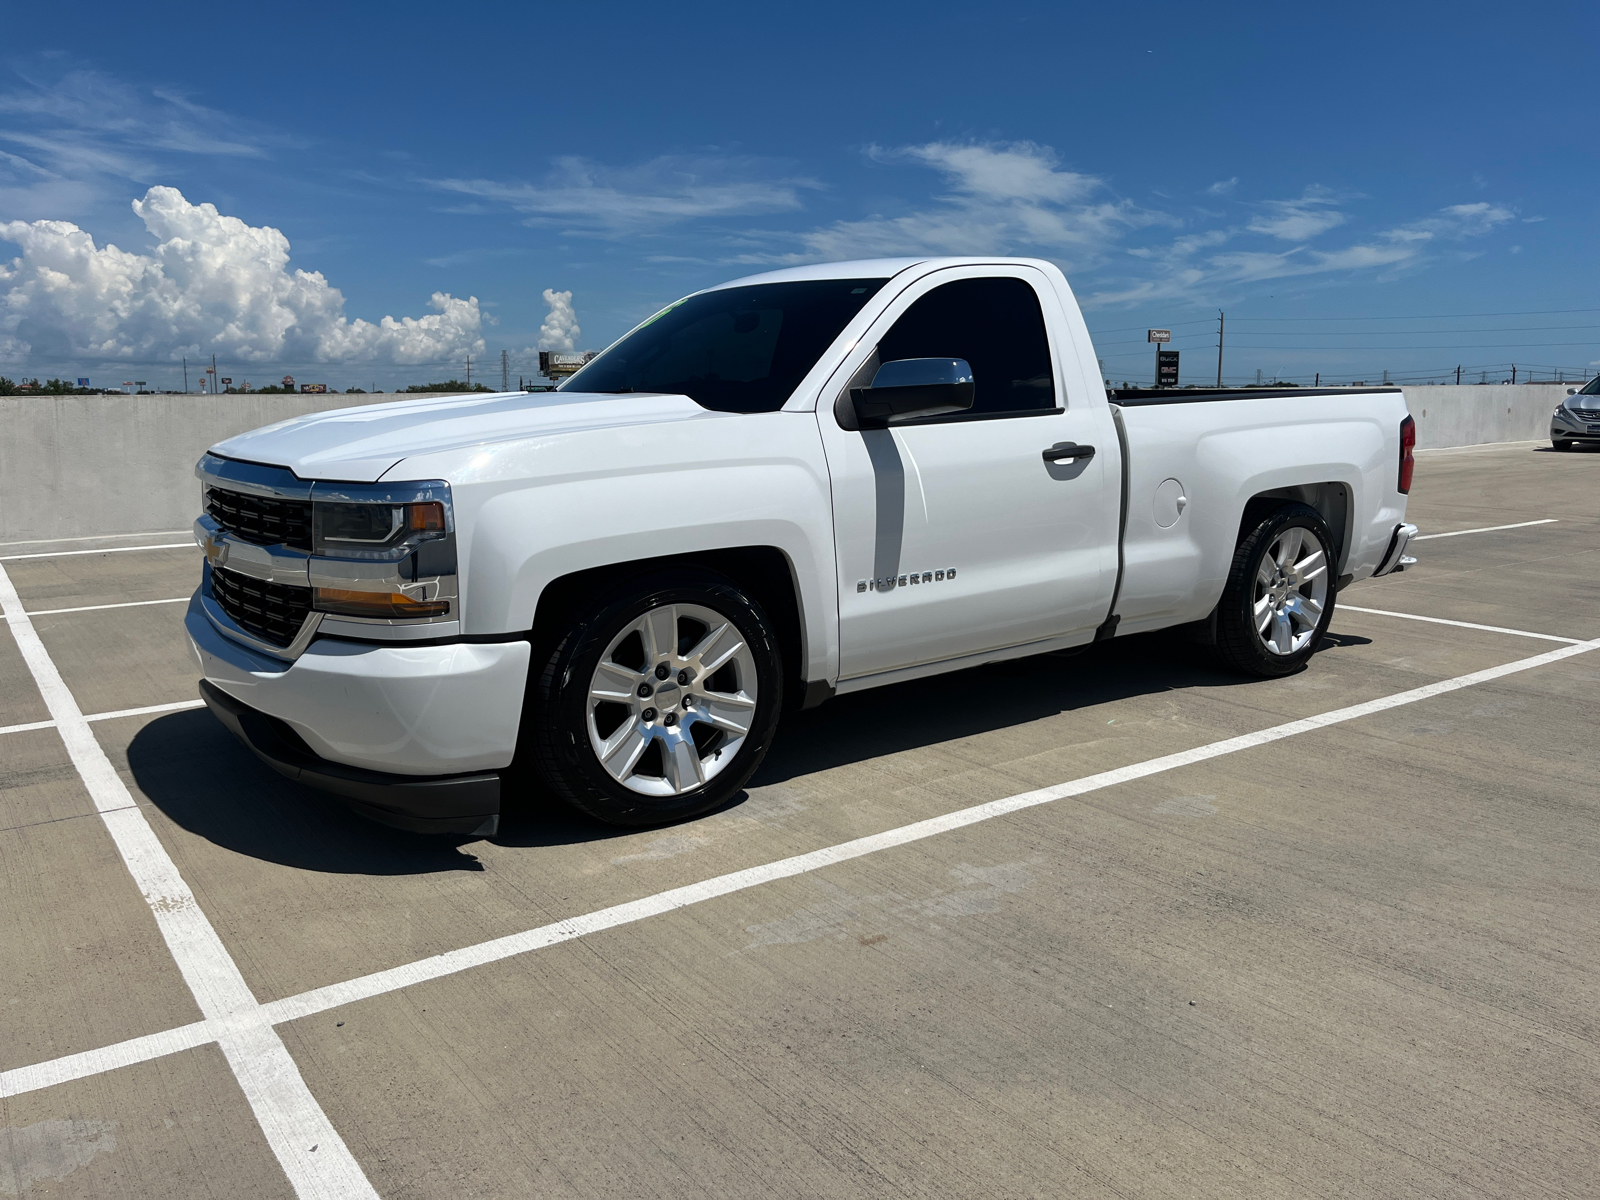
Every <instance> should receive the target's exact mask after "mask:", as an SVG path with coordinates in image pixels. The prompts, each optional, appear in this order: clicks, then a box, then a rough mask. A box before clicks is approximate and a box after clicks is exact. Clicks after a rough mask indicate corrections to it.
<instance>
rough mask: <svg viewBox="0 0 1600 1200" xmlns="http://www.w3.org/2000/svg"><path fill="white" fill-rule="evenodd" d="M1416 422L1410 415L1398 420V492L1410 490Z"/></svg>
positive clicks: (1414, 456) (1415, 440)
mask: <svg viewBox="0 0 1600 1200" xmlns="http://www.w3.org/2000/svg"><path fill="white" fill-rule="evenodd" d="M1416 449H1417V423H1416V422H1415V421H1413V420H1412V419H1411V418H1410V417H1407V418H1406V419H1405V420H1404V421H1401V422H1400V493H1401V494H1402V495H1404V494H1405V493H1407V492H1409V491H1410V490H1411V476H1412V475H1413V474H1414V473H1415V472H1416V469H1417V456H1416Z"/></svg>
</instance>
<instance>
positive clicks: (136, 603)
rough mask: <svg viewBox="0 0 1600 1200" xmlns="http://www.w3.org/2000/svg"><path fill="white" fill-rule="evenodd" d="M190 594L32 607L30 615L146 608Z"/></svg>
mask: <svg viewBox="0 0 1600 1200" xmlns="http://www.w3.org/2000/svg"><path fill="white" fill-rule="evenodd" d="M188 600H189V597H188V596H174V597H173V598H172V599H171V600H124V601H123V602H122V603H120V604H81V605H79V606H78V607H77V608H30V609H29V610H28V615H29V616H30V617H54V616H57V615H58V614H60V613H75V612H100V611H102V610H103V609H107V608H145V607H147V606H149V605H151V604H184V603H187V602H188Z"/></svg>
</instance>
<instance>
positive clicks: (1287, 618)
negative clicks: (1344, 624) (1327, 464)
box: [1217, 504, 1334, 678]
mask: <svg viewBox="0 0 1600 1200" xmlns="http://www.w3.org/2000/svg"><path fill="white" fill-rule="evenodd" d="M1332 545H1333V535H1332V533H1330V532H1329V530H1328V525H1327V522H1326V521H1324V520H1323V519H1322V515H1321V514H1320V513H1318V512H1317V510H1316V509H1314V508H1312V507H1310V506H1309V505H1305V504H1287V505H1284V506H1283V507H1282V508H1280V509H1278V510H1277V511H1275V512H1272V513H1269V514H1268V515H1267V516H1266V517H1264V518H1263V519H1262V520H1260V521H1259V522H1257V524H1256V525H1255V527H1254V528H1253V529H1251V530H1250V531H1249V532H1247V533H1246V534H1245V536H1244V537H1243V538H1241V539H1240V541H1239V546H1238V549H1237V550H1236V551H1235V552H1234V556H1233V566H1232V568H1231V570H1230V571H1229V574H1228V583H1227V586H1226V587H1225V588H1224V589H1223V592H1222V600H1221V602H1220V604H1219V606H1218V610H1217V653H1218V655H1219V656H1220V657H1221V659H1222V661H1223V663H1224V664H1226V665H1227V666H1229V667H1231V668H1232V669H1234V670H1236V671H1239V672H1241V673H1242V674H1245V675H1255V676H1258V677H1264V678H1273V677H1277V676H1282V675H1291V674H1293V673H1294V672H1296V671H1298V670H1300V669H1301V668H1302V667H1304V666H1305V664H1306V662H1307V660H1309V659H1310V657H1311V656H1312V655H1313V654H1314V653H1316V649H1317V644H1318V643H1319V642H1320V641H1321V640H1322V635H1323V634H1324V633H1326V632H1327V630H1328V624H1329V622H1331V621H1332V620H1333V606H1334V588H1333V582H1332V581H1333V557H1332V555H1331V553H1330V547H1332Z"/></svg>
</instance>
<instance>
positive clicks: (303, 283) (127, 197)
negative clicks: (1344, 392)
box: [0, 0, 1600, 387]
mask: <svg viewBox="0 0 1600 1200" xmlns="http://www.w3.org/2000/svg"><path fill="white" fill-rule="evenodd" d="M0 13H3V18H4V25H5V28H6V30H7V35H6V38H5V45H4V47H3V48H0V239H3V240H0V264H4V265H3V266H0V372H3V373H5V374H9V375H12V376H13V377H15V376H16V375H17V374H19V373H26V374H55V373H65V374H68V375H88V376H91V377H98V378H96V383H99V382H101V380H107V381H110V380H111V377H112V376H116V377H117V378H116V380H115V381H116V382H120V381H121V378H124V377H126V378H133V377H134V376H135V374H137V375H138V376H139V377H140V378H145V379H148V380H150V381H151V382H152V384H154V385H164V386H176V385H177V382H178V380H179V379H180V375H179V373H178V371H177V370H176V364H177V362H178V359H179V358H180V357H181V356H182V355H184V354H187V355H188V357H189V358H190V361H191V364H193V362H194V361H195V360H196V359H197V358H202V357H208V356H209V355H210V354H212V353H216V354H217V355H218V361H219V364H220V365H221V366H222V367H223V368H224V372H223V373H225V374H230V375H232V376H234V377H248V378H250V379H251V380H252V382H255V383H264V382H269V381H271V380H274V379H276V378H277V377H278V375H279V374H281V373H282V372H283V371H285V370H290V371H293V372H294V373H295V374H296V375H297V377H298V378H300V379H301V380H307V379H312V380H318V381H323V380H325V381H326V382H328V383H330V384H333V385H336V386H340V387H346V386H351V385H360V386H364V387H371V386H372V384H373V383H374V382H376V383H378V384H380V385H382V386H386V387H387V386H390V385H393V384H395V383H402V384H403V383H412V382H423V381H426V380H428V379H438V378H443V377H445V376H447V375H450V374H456V375H459V374H460V373H461V369H460V364H461V362H462V360H463V359H464V358H465V356H466V355H467V354H469V353H470V354H471V355H472V356H473V358H474V360H475V361H476V362H481V364H482V367H481V368H480V369H482V370H484V372H485V374H486V376H487V377H488V378H489V380H490V382H495V383H497V382H498V376H499V362H500V352H501V351H502V350H505V351H507V352H509V356H510V361H511V374H512V375H513V376H516V375H518V374H531V373H532V370H533V368H532V360H533V357H534V355H536V353H537V350H538V348H539V346H540V345H544V346H546V347H554V348H562V347H564V346H565V345H566V344H567V343H568V342H571V343H572V344H573V345H575V346H577V347H578V348H597V347H600V346H603V345H604V344H606V343H607V342H608V341H609V340H610V339H612V338H613V337H615V336H617V335H618V334H620V333H621V332H623V331H625V330H626V329H627V328H628V327H629V326H630V325H631V324H632V323H633V322H634V321H636V320H638V319H639V318H640V317H642V316H643V315H646V314H648V313H649V312H651V311H653V310H655V309H656V308H658V307H659V306H660V305H661V304H662V303H663V302H666V301H669V300H671V299H674V298H676V297H677V296H680V295H682V294H684V293H686V292H689V291H692V290H694V289H696V288H698V287H703V286H706V285H708V284H711V283H715V282H719V281H721V280H723V279H727V278H731V277H735V276H738V275H743V274H749V273H752V272H755V271H759V270H762V269H764V268H766V267H769V266H774V265H782V264H786V263H792V262H803V261H818V260H825V259H831V258H845V257H864V256H871V255H878V254H902V253H922V252H932V253H1011V254H1029V255H1037V256H1041V257H1045V258H1049V259H1051V260H1053V261H1055V262H1057V263H1059V264H1060V265H1061V266H1062V268H1063V269H1064V270H1065V271H1066V272H1067V276H1068V278H1069V280H1071V282H1072V284H1073V286H1074V289H1075V290H1076V292H1077V293H1078V295H1079V298H1080V300H1081V301H1083V303H1084V305H1085V308H1086V311H1087V313H1088V317H1089V323H1090V328H1091V329H1092V330H1093V331H1095V333H1096V337H1097V343H1098V344H1099V346H1100V348H1101V353H1102V355H1103V357H1104V359H1105V363H1106V375H1107V376H1108V377H1110V378H1112V379H1113V380H1115V381H1117V382H1121V381H1122V380H1124V379H1129V380H1140V379H1144V378H1146V377H1148V375H1149V374H1150V372H1151V358H1152V355H1151V353H1150V349H1149V348H1148V347H1147V346H1146V345H1145V344H1144V334H1143V330H1144V329H1145V328H1146V327H1147V326H1152V325H1154V326H1171V327H1172V328H1173V329H1174V332H1175V344H1176V345H1177V346H1178V347H1179V348H1181V349H1182V350H1184V352H1185V354H1184V363H1183V366H1184V381H1185V382H1206V381H1207V380H1208V379H1212V378H1214V376H1215V371H1216V352H1215V318H1216V312H1217V310H1218V309H1219V308H1223V309H1226V310H1227V313H1228V326H1229V328H1228V339H1227V340H1228V352H1227V359H1226V364H1225V368H1226V373H1227V376H1228V377H1229V378H1230V379H1232V380H1235V381H1243V380H1246V379H1251V380H1253V379H1254V373H1255V372H1256V371H1257V370H1261V371H1263V372H1264V374H1265V375H1266V376H1267V377H1269V378H1270V377H1272V376H1274V375H1282V376H1284V377H1286V378H1303V379H1304V381H1305V382H1308V383H1309V382H1311V380H1312V378H1313V377H1314V375H1315V374H1316V373H1317V372H1321V373H1322V374H1323V376H1324V379H1325V380H1326V379H1329V378H1332V379H1335V380H1339V381H1346V380H1348V379H1350V378H1376V377H1379V376H1380V374H1381V372H1382V371H1384V370H1389V371H1391V372H1393V373H1394V375H1395V376H1396V377H1399V378H1413V379H1425V378H1442V377H1443V375H1444V372H1445V371H1446V369H1447V368H1453V367H1454V366H1455V365H1456V364H1457V363H1461V364H1463V365H1465V366H1466V367H1468V368H1469V374H1470V373H1471V372H1472V371H1474V370H1482V371H1485V372H1487V373H1489V374H1490V375H1498V374H1503V373H1504V372H1506V371H1508V370H1509V364H1510V363H1511V362H1517V363H1519V364H1521V366H1520V367H1519V370H1520V371H1523V372H1526V371H1527V369H1528V368H1529V367H1530V366H1533V367H1535V368H1536V369H1539V370H1541V371H1542V370H1547V369H1549V368H1554V367H1560V368H1564V369H1566V370H1567V371H1584V370H1588V369H1589V368H1590V367H1591V366H1592V365H1594V364H1596V363H1597V361H1600V293H1597V290H1596V288H1595V284H1594V280H1595V276H1596V270H1595V267H1596V263H1597V262H1600V254H1597V251H1600V236H1597V228H1600V225H1597V222H1596V219H1595V218H1596V215H1597V209H1600V187H1597V183H1600V179H1597V176H1600V161H1597V156H1596V153H1595V149H1594V138H1593V134H1592V129H1593V127H1594V116H1595V109H1596V102H1595V99H1594V96H1595V89H1594V87H1593V82H1592V78H1591V76H1592V70H1593V67H1592V64H1593V62H1594V61H1595V58H1596V54H1595V51H1596V49H1597V36H1596V35H1597V33H1600V17H1597V11H1596V9H1595V8H1594V6H1593V5H1580V4H1576V3H1573V4H1538V3H1534V4H1525V5H1521V6H1506V5H1496V6H1492V7H1491V6H1488V5H1480V4H1463V5H1455V6H1450V7H1448V8H1446V7H1443V6H1439V5H1422V4H1408V3H1405V2H1403V0H1402V2H1400V3H1393V4H1386V5H1381V6H1380V5H1366V4H1351V5H1345V6H1337V7H1329V6H1315V7H1312V6H1289V5H1236V6H1231V7H1228V6H1224V7H1222V8H1220V9H1218V8H1215V7H1208V8H1196V7H1195V6H1194V5H1192V4H1191V5H1176V4H1164V3H1151V4H1145V5H1115V6H1112V5H1094V6H1089V5H1037V4H1006V3H990V4H986V5H982V6H952V5H939V4H918V5H909V4H908V5H877V6H872V5H860V4H852V5H843V4H829V3H814V4H809V5H803V6H802V5H790V6H782V5H755V4H748V3H746V4H678V5H673V6H663V5H643V4H639V5H634V4H608V5H590V6H575V5H548V4H546V5H540V4H526V5H520V6H509V5H506V6H497V5H474V4H462V3H457V4H454V5H450V6H440V5H428V6H423V5H416V4H407V3H397V4H391V5H387V6H383V7H382V8H379V7H377V6H359V7H348V8H346V7H342V6H335V5H327V4H320V5H309V4H294V3H287V4H275V5H272V6H270V7H262V6H244V7H241V8H239V9H229V8H226V7H219V6H215V5H193V6H187V5H177V4H165V5H161V4H157V5H146V6H130V5H110V4H71V3H69V4H65V5H56V6H49V7H46V6H38V5H21V4H16V3H9V2H7V3H5V5H4V8H3V10H0ZM108 244H109V245H114V246H115V247H116V248H117V250H116V251H114V252H113V251H111V250H109V249H108ZM547 291H548V293H549V294H548V296H547V295H546V293H547ZM565 292H571V298H570V300H567V299H564V297H563V295H562V293H565ZM386 319H387V320H386ZM574 324H576V325H577V326H578V327H579V332H578V333H577V336H576V337H575V338H574V337H573V329H572V326H573V325H574ZM191 377H192V376H191Z"/></svg>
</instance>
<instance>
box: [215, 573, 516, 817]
mask: <svg viewBox="0 0 1600 1200" xmlns="http://www.w3.org/2000/svg"><path fill="white" fill-rule="evenodd" d="M184 625H185V628H186V630H187V632H188V635H189V643H190V646H191V648H192V650H193V652H194V656H195V660H196V662H197V663H198V665H199V667H200V674H201V676H202V678H203V679H204V681H205V683H204V685H202V686H203V687H204V688H205V689H206V690H205V693H204V694H206V697H207V701H208V703H211V705H212V710H213V711H214V712H218V715H219V716H221V711H220V710H219V707H218V703H213V702H212V697H211V693H213V692H214V693H216V694H217V695H219V696H221V697H224V698H225V700H226V701H231V702H232V703H233V704H234V705H235V706H237V707H238V708H241V709H243V710H246V711H247V712H250V713H254V714H257V715H258V716H259V717H260V718H262V719H263V720H265V721H268V722H269V724H268V725H267V726H264V727H267V728H271V725H270V722H279V723H281V725H282V726H283V728H282V729H280V730H277V732H276V733H275V734H274V735H273V738H275V739H276V740H275V741H274V740H273V738H268V737H267V735H266V734H258V735H257V736H252V735H251V734H250V732H248V731H249V730H250V729H255V728H258V727H257V726H254V725H251V724H250V723H249V722H248V721H245V722H243V723H242V724H241V725H239V726H237V727H236V726H235V725H233V724H230V728H234V731H235V732H236V733H239V735H240V736H241V737H243V738H244V740H245V741H246V742H247V743H248V744H249V745H250V746H251V748H252V749H253V750H255V751H256V752H257V753H258V754H260V755H261V756H262V757H263V758H265V759H266V760H267V761H268V762H270V763H272V765H273V766H274V767H277V768H278V769H279V770H283V771H284V773H285V774H290V771H288V770H285V769H284V766H283V765H281V764H288V765H289V766H290V767H292V768H294V770H296V771H298V772H299V774H298V775H294V776H292V777H295V778H300V779H302V780H303V781H304V782H306V783H310V784H313V785H315V786H318V787H324V788H326V789H327V790H329V791H334V792H338V793H339V794H340V795H344V796H346V797H347V798H350V799H356V800H360V799H361V797H360V796H357V795H356V794H355V793H353V792H351V791H350V790H349V789H348V787H346V786H345V785H344V784H340V785H338V786H335V785H334V784H331V783H328V782H326V781H325V780H328V779H336V780H344V781H345V783H346V784H347V783H349V782H350V781H351V780H352V779H359V780H360V781H361V782H362V783H363V786H365V787H367V788H368V791H366V792H364V793H362V795H364V796H366V800H364V801H362V803H363V804H378V803H379V796H378V793H376V792H373V791H372V790H371V789H372V788H379V787H392V788H395V789H398V790H397V791H396V792H394V797H396V799H395V800H394V802H393V803H392V804H390V805H389V808H388V809H387V811H389V812H390V813H391V815H393V816H397V817H400V818H404V819H406V820H412V821H422V822H427V821H433V820H448V821H450V822H453V824H451V825H450V826H449V829H450V831H452V832H476V827H473V828H472V829H463V828H458V826H459V824H460V822H462V821H464V820H465V819H466V818H468V817H472V816H480V817H482V818H484V819H487V818H488V817H489V816H491V815H493V814H495V813H498V811H499V803H498V786H499V785H498V782H497V780H498V774H497V773H498V772H499V771H500V770H501V769H503V768H505V767H508V766H510V764H511V760H512V758H513V756H514V755H515V753H516V746H517V730H518V727H519V725H520V724H521V717H522V700H523V692H524V689H525V687H526V684H527V678H528V657H529V652H530V649H531V648H530V646H529V644H528V642H526V641H509V642H492V643H481V644H480V643H465V642H453V643H448V644H445V645H421V646H419V645H406V644H404V643H398V644H391V645H373V644H371V643H363V642H350V641H343V640H341V639H337V638H326V637H324V638H318V639H317V640H315V641H313V642H312V643H311V644H310V645H309V646H307V647H306V649H305V652H304V653H303V654H301V655H300V657H299V658H297V659H295V660H294V661H293V662H292V663H289V662H285V661H284V660H282V659H280V658H276V657H270V656H268V655H264V654H261V653H258V652H257V651H254V650H252V649H250V648H249V647H247V646H244V645H242V644H240V643H239V642H237V641H235V640H234V639H232V638H229V637H227V636H225V635H224V634H223V633H222V632H220V631H219V630H218V629H217V628H216V627H215V625H213V623H212V622H211V621H210V620H209V619H208V618H207V617H206V614H205V612H204V609H203V601H202V597H201V596H200V594H199V593H196V595H195V598H194V599H193V600H192V601H191V602H190V604H189V611H188V613H187V614H186V615H185V619H184ZM224 707H226V705H225V704H224ZM224 722H225V723H228V722H227V720H226V718H224ZM280 742H281V743H283V745H287V746H289V747H290V749H293V750H295V751H296V753H297V754H299V755H302V756H306V755H308V756H309V759H306V760H305V761H302V760H301V758H299V757H296V755H293V754H291V755H287V756H286V755H285V753H284V752H283V750H282V747H281V746H279V745H278V743H280ZM297 743H298V745H296V744H297ZM319 764H320V765H319ZM352 772H354V774H352ZM443 777H449V780H453V781H454V782H455V783H461V782H463V781H464V780H465V779H467V777H482V778H486V779H493V780H496V782H495V784H494V791H495V800H494V803H493V805H492V806H491V807H490V808H487V809H484V808H479V809H476V810H473V811H467V810H466V809H463V808H462V807H461V806H460V804H459V803H457V801H456V800H454V799H451V800H449V801H446V800H445V798H444V797H445V792H447V791H449V789H447V788H446V789H444V790H443V791H441V790H439V788H441V787H443V785H444V784H445V783H446V782H447V779H446V778H443ZM424 785H428V786H424ZM433 785H439V786H438V787H435V786H433ZM469 791H473V794H474V795H478V796H481V795H483V794H484V793H483V792H482V789H481V787H480V788H478V789H477V790H475V791H474V790H472V789H469ZM428 797H432V799H428ZM363 811H366V809H365V808H364V809H363ZM369 815H374V816H377V815H379V814H378V813H370V814H369ZM380 819H384V818H380ZM480 824H481V821H480ZM408 827H410V828H441V829H442V828H444V827H442V826H430V825H415V824H413V825H410V826H408Z"/></svg>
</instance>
